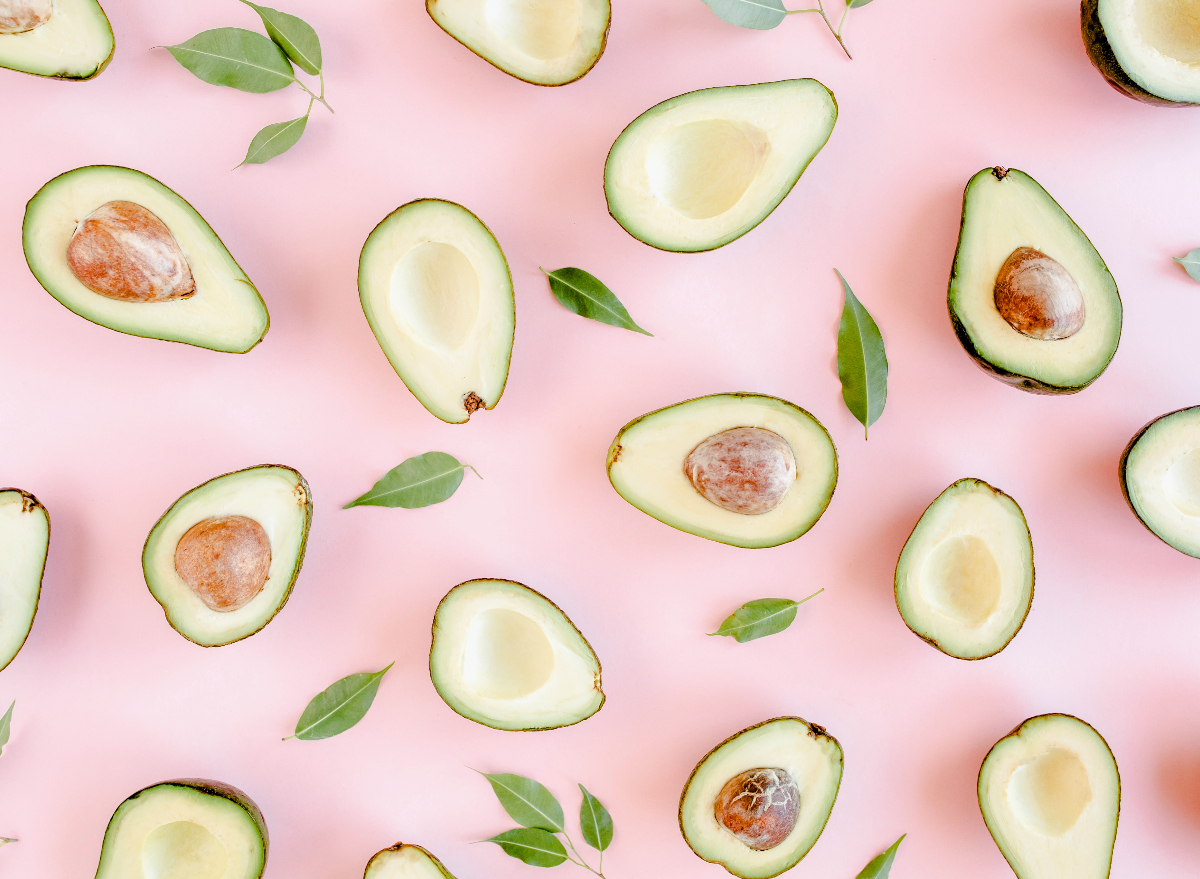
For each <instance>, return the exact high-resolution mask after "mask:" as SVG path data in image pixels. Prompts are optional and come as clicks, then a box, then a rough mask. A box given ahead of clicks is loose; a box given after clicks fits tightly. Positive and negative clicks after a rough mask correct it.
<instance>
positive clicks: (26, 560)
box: [0, 488, 50, 671]
mask: <svg viewBox="0 0 1200 879" xmlns="http://www.w3.org/2000/svg"><path fill="white" fill-rule="evenodd" d="M49 550H50V514H49V513H47V512H46V508H45V507H43V506H42V505H41V504H40V503H39V502H38V499H37V498H35V497H34V496H33V495H31V494H30V493H29V492H27V491H21V489H19V488H4V489H0V671H2V670H3V669H4V668H6V667H7V666H8V664H9V663H10V662H12V661H13V658H14V657H15V656H16V655H17V653H18V652H19V651H20V649H21V648H22V647H23V646H24V644H25V639H26V638H28V637H29V631H30V629H32V628H33V617H34V614H36V613H37V607H38V598H39V597H40V596H41V594H42V575H43V574H44V572H45V570H46V555H47V553H48V552H49Z"/></svg>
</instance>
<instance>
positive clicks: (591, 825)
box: [579, 784, 613, 851]
mask: <svg viewBox="0 0 1200 879" xmlns="http://www.w3.org/2000/svg"><path fill="white" fill-rule="evenodd" d="M579 790H580V791H582V792H583V802H582V803H580V804H579V828H580V830H582V831H583V841H584V842H586V843H587V844H588V845H590V846H591V847H592V848H594V849H596V850H597V851H604V850H605V849H607V848H608V847H609V846H610V845H611V844H612V838H613V821H612V815H610V814H608V809H606V808H604V804H603V803H601V802H600V801H599V800H598V799H596V798H595V797H594V796H592V795H591V793H590V792H589V791H588V789H587V788H586V787H584V786H583V785H582V784H581V785H579Z"/></svg>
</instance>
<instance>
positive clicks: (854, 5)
mask: <svg viewBox="0 0 1200 879" xmlns="http://www.w3.org/2000/svg"><path fill="white" fill-rule="evenodd" d="M870 2H871V0H850V2H849V3H848V4H847V5H848V6H849V7H850V8H851V9H858V8H859V7H860V6H866V5H867V4H868V3H870Z"/></svg>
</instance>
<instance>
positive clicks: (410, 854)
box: [363, 842, 454, 879]
mask: <svg viewBox="0 0 1200 879" xmlns="http://www.w3.org/2000/svg"><path fill="white" fill-rule="evenodd" d="M363 879H454V877H453V876H451V875H450V871H449V870H447V869H446V868H445V867H443V866H442V862H441V861H439V860H438V859H437V858H435V857H434V856H433V855H432V854H430V853H429V852H428V851H426V850H425V849H423V848H421V847H420V846H419V845H408V844H406V843H403V842H398V843H396V844H395V845H394V846H392V847H391V848H385V849H384V850H383V851H381V852H379V853H378V854H377V855H375V857H373V858H371V860H370V861H368V862H367V871H366V873H364V874H363Z"/></svg>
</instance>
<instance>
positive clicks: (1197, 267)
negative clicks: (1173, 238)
mask: <svg viewBox="0 0 1200 879" xmlns="http://www.w3.org/2000/svg"><path fill="white" fill-rule="evenodd" d="M1175 262H1177V263H1179V264H1180V265H1181V266H1183V268H1184V269H1185V270H1186V271H1187V273H1188V274H1189V275H1191V276H1192V280H1193V281H1200V247H1197V248H1196V249H1195V250H1193V251H1192V252H1191V253H1189V254H1187V255H1186V256H1177V257H1175Z"/></svg>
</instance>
